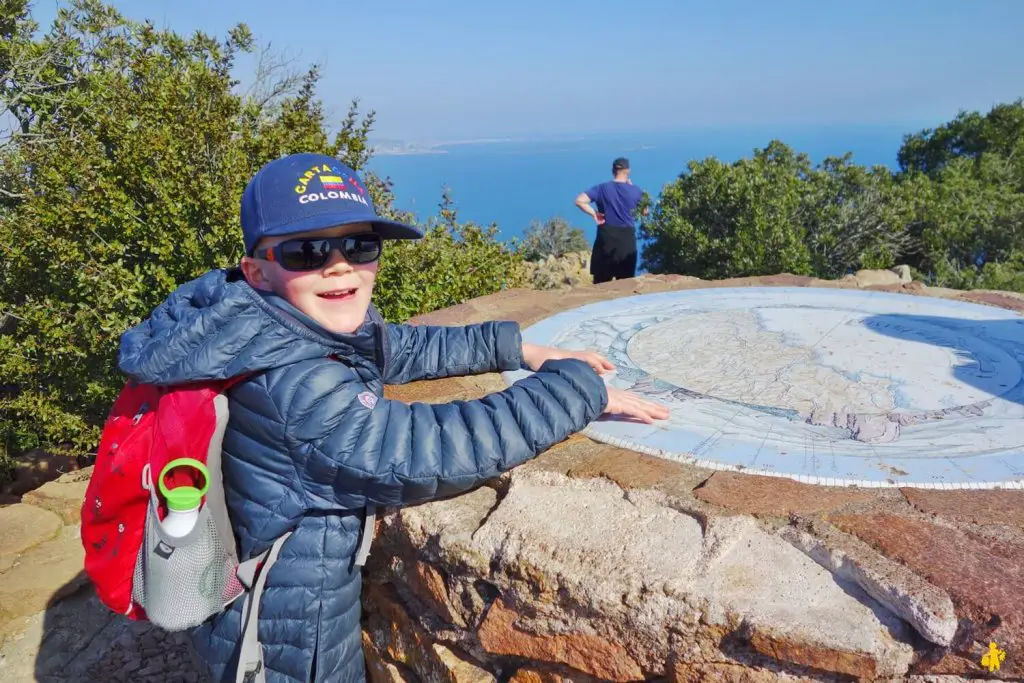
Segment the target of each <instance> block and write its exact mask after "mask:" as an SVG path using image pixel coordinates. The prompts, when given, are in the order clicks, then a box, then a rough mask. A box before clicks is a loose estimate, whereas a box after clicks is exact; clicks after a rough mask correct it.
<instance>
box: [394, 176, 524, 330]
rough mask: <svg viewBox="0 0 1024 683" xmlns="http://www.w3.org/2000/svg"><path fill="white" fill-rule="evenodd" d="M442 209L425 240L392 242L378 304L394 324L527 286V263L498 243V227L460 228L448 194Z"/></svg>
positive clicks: (508, 248)
mask: <svg viewBox="0 0 1024 683" xmlns="http://www.w3.org/2000/svg"><path fill="white" fill-rule="evenodd" d="M439 209H440V211H439V216H438V217H436V218H434V219H431V220H430V221H428V223H427V225H426V226H424V227H425V235H424V238H423V239H422V240H417V241H416V242H408V241H398V242H389V243H388V244H387V246H386V248H385V250H384V256H383V257H382V259H381V268H380V270H379V271H378V273H377V285H376V289H375V294H374V302H375V304H376V305H377V307H378V308H379V309H380V312H381V315H383V316H384V317H385V318H386V319H388V320H391V321H399V320H406V319H408V318H410V317H412V316H414V315H418V314H420V313H426V312H428V311H434V310H437V309H439V308H446V307H448V306H452V305H454V304H457V303H461V302H463V301H466V300H468V299H472V298H475V297H478V296H483V295H485V294H490V293H492V292H495V291H497V290H499V289H504V288H506V287H520V286H523V285H525V284H526V276H525V273H524V270H523V260H522V257H521V256H520V255H519V254H518V253H516V252H515V251H514V250H513V249H512V248H510V247H508V246H506V245H505V244H503V243H501V242H499V241H498V239H497V234H498V227H497V226H496V225H491V226H487V227H483V226H479V225H476V224H473V223H459V221H458V214H457V211H456V209H455V207H454V204H453V202H452V200H451V197H450V195H449V194H448V192H447V191H445V192H444V194H443V196H442V198H441V203H440V205H439ZM403 219H404V220H408V219H409V218H408V217H407V216H406V217H403Z"/></svg>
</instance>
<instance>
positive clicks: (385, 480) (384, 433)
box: [279, 359, 608, 509]
mask: <svg viewBox="0 0 1024 683" xmlns="http://www.w3.org/2000/svg"><path fill="white" fill-rule="evenodd" d="M289 374H293V376H292V377H290V378H287V380H286V381H284V382H282V384H281V386H282V387H291V394H292V396H291V398H290V400H288V401H287V403H286V404H281V403H279V405H282V407H283V408H284V411H283V414H284V415H286V416H287V418H286V426H285V430H286V438H287V440H288V442H289V443H288V445H289V448H290V450H291V451H292V455H293V459H294V461H295V466H296V472H297V474H298V475H299V476H300V477H301V484H302V485H301V488H302V490H303V491H302V492H303V495H305V496H306V498H307V503H306V504H307V505H308V506H309V508H311V509H338V508H339V507H340V508H344V509H357V508H361V507H363V506H365V505H367V504H372V505H380V506H399V505H406V504H411V503H419V502H424V501H428V500H432V499H435V498H440V497H445V496H450V495H453V494H457V493H461V492H463V491H467V490H469V489H471V488H473V487H475V486H477V485H479V484H481V483H483V482H484V481H486V480H487V479H490V478H492V477H494V476H496V475H497V474H499V473H501V472H504V471H505V470H508V469H510V468H512V467H515V466H516V465H519V464H521V463H523V462H526V461H527V460H530V459H531V458H533V457H535V456H536V455H538V454H539V453H541V452H543V451H544V450H546V449H548V448H549V447H551V446H552V445H554V444H555V443H558V442H559V441H562V440H563V439H565V438H566V437H568V436H569V435H571V434H572V433H574V432H576V431H579V430H580V429H582V428H583V427H585V426H586V425H587V424H588V423H589V422H591V421H592V420H594V419H595V418H596V417H597V416H598V415H600V414H601V412H602V411H603V410H604V407H605V405H606V404H607V401H608V393H607V390H606V388H605V385H604V381H603V380H602V379H601V378H600V377H599V376H598V375H597V374H596V373H595V372H594V371H593V370H592V369H591V368H590V367H588V366H587V365H586V364H585V363H582V362H581V361H578V360H575V359H565V360H553V361H548V362H547V363H545V364H544V366H542V367H541V369H540V371H538V372H536V373H534V374H533V375H530V376H529V377H526V378H524V379H522V380H520V381H519V382H517V383H515V384H514V385H512V386H511V387H509V388H507V389H505V390H504V391H500V392H496V393H493V394H490V395H489V396H485V397H483V398H481V399H478V400H475V401H454V402H451V403H444V404H426V403H412V404H406V403H402V402H400V401H390V400H386V399H380V400H379V401H377V403H376V404H375V405H374V404H373V402H372V401H370V400H365V403H364V402H363V401H360V391H361V390H363V389H364V386H363V385H362V384H361V383H360V382H358V381H353V377H352V371H351V370H350V369H349V368H347V367H346V366H345V365H343V364H341V363H322V362H320V363H315V362H311V363H299V364H296V365H294V366H292V369H291V370H289ZM297 387H301V389H296V388H297ZM368 396H369V395H368V394H364V395H363V398H364V399H367V397H368ZM368 405H370V406H373V407H372V408H371V407H367V406H368Z"/></svg>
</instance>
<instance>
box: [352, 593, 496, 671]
mask: <svg viewBox="0 0 1024 683" xmlns="http://www.w3.org/2000/svg"><path fill="white" fill-rule="evenodd" d="M364 606H365V609H366V611H367V613H368V614H369V619H368V621H367V626H366V632H365V635H364V638H369V639H370V641H371V645H372V647H373V648H374V649H375V650H376V651H377V653H378V656H379V657H380V658H382V659H386V660H389V661H391V662H392V663H396V664H400V665H402V666H404V667H406V668H408V669H409V670H411V671H412V672H413V673H415V675H416V676H417V677H418V678H421V679H424V680H429V681H440V682H441V683H493V682H494V681H495V679H494V677H493V676H492V675H491V674H489V673H488V672H486V671H484V670H483V669H481V668H480V667H479V666H477V665H476V664H473V663H472V662H470V661H469V660H467V659H465V658H463V657H462V656H460V655H458V654H456V653H455V652H454V651H452V650H451V649H450V648H448V647H446V646H445V645H442V644H441V643H437V642H434V640H433V638H432V637H431V636H430V634H429V633H427V632H426V631H425V630H424V629H423V628H422V627H421V626H420V625H419V624H418V623H416V621H414V620H413V618H412V617H410V615H409V614H408V613H407V612H406V610H405V608H404V607H403V606H402V604H401V603H400V601H399V599H398V595H397V594H396V593H395V592H394V590H392V589H391V588H389V587H386V586H380V585H377V584H371V585H370V586H368V587H367V589H366V592H365V595H364Z"/></svg>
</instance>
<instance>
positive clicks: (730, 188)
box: [641, 141, 906, 278]
mask: <svg viewBox="0 0 1024 683" xmlns="http://www.w3.org/2000/svg"><path fill="white" fill-rule="evenodd" d="M893 192H894V183H893V182H892V180H891V178H889V177H888V174H887V172H885V171H884V169H871V170H868V169H863V168H861V167H858V166H854V165H852V164H850V162H849V157H843V158H832V159H828V160H826V161H825V163H824V164H823V165H822V166H821V167H819V168H812V166H811V163H810V160H809V159H808V158H807V156H806V155H804V154H796V153H794V152H793V150H792V149H790V148H789V147H788V146H786V145H785V144H783V143H781V142H779V141H773V142H772V143H771V144H769V145H768V146H767V147H765V148H764V149H761V150H757V151H756V152H755V153H754V156H753V158H750V159H741V160H739V161H737V162H735V163H732V164H725V163H723V162H721V161H719V160H717V159H715V158H709V159H705V160H704V161H692V162H690V164H689V167H688V172H687V173H684V174H683V175H681V176H680V177H679V178H678V179H677V180H676V181H675V182H674V183H672V184H670V185H667V186H665V188H664V189H663V190H662V193H661V198H660V200H659V201H658V203H657V205H656V206H655V208H654V211H652V212H651V215H650V216H649V217H648V218H647V219H645V220H644V221H643V222H642V223H641V230H642V236H643V237H644V238H645V239H646V240H648V242H647V244H645V246H644V249H643V259H644V265H645V266H646V268H647V269H648V270H650V271H651V272H655V273H663V272H674V273H683V274H686V275H695V276H697V277H702V278H727V277H736V276H746V275H766V274H773V273H779V272H789V273H795V274H799V275H819V276H821V277H835V276H838V275H842V274H843V273H845V272H847V271H849V270H851V269H856V268H860V267H864V266H868V265H870V266H874V265H877V264H884V263H886V262H889V261H892V260H894V259H895V258H896V256H898V255H899V254H900V252H901V251H902V250H903V248H904V247H905V243H906V239H905V228H904V225H903V223H902V221H901V219H900V216H899V215H898V214H899V212H898V210H897V209H896V208H894V206H893V205H892V204H891V203H890V202H891V196H892V194H893Z"/></svg>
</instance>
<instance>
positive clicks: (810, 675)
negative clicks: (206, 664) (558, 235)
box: [0, 272, 1024, 683]
mask: <svg viewBox="0 0 1024 683" xmlns="http://www.w3.org/2000/svg"><path fill="white" fill-rule="evenodd" d="M893 275H895V274H893V273H888V272H883V273H881V274H880V273H877V272H868V273H859V274H857V276H854V277H853V278H851V279H849V280H846V281H842V282H819V281H812V280H811V279H809V278H798V277H793V276H775V277H770V278H746V279H743V280H733V281H724V282H713V283H711V282H703V281H699V280H696V279H694V278H681V277H663V276H658V277H653V276H648V277H644V278H638V279H636V280H627V281H622V282H615V283H608V284H605V285H600V286H593V285H590V286H582V287H578V288H575V289H573V290H571V291H564V290H563V291H550V292H543V291H518V290H517V291H507V292H503V293H500V294H497V295H494V296H490V297H484V298H482V299H478V300H475V301H472V302H468V303H466V304H463V305H460V306H457V307H454V308H452V309H447V310H445V311H440V312H438V313H436V314H432V315H430V316H426V317H424V318H423V319H421V320H420V321H419V322H430V323H438V324H456V323H461V322H472V321H476V320H483V319H488V318H504V319H515V320H518V321H519V322H520V323H522V324H524V325H528V324H531V323H533V322H536V321H537V320H540V319H542V318H544V317H547V316H550V315H552V314H553V313H556V312H558V311H560V310H564V309H567V308H572V307H576V306H579V305H583V304H585V303H590V302H593V301H597V300H601V299H607V298H611V297H616V296H625V295H630V294H633V293H646V292H654V291H664V290H667V289H680V288H692V287H720V286H740V285H759V286H771V285H788V286H829V287H836V286H842V287H864V288H872V289H882V290H887V291H900V292H904V293H907V294H912V295H920V296H947V297H954V298H960V299H963V300H969V301H975V302H978V303H986V304H990V305H997V306H1003V307H1006V308H1011V309H1015V310H1021V311H1024V297H1020V296H1017V295H1012V294H1006V293H997V292H970V293H964V292H954V291H951V290H936V289H930V288H925V287H923V286H921V285H920V284H919V283H907V282H900V280H899V277H898V276H896V277H895V279H894V278H893V277H892V276H893ZM502 386H503V384H502V381H501V379H500V378H499V377H497V376H481V377H471V378H458V379H450V380H440V381H436V382H423V383H418V384H413V385H408V386H404V387H396V388H394V389H389V392H390V394H391V396H392V397H394V398H398V399H401V400H408V401H414V400H415V401H431V402H437V401H447V400H452V399H457V398H472V397H475V396H479V395H482V394H485V393H487V392H489V391H493V390H496V389H500V388H502ZM87 476H88V470H83V471H80V472H70V473H68V474H65V475H64V476H62V477H60V478H59V479H57V480H55V481H52V482H50V483H47V484H45V485H44V486H42V487H41V488H38V489H35V490H33V491H30V492H27V493H24V495H23V496H22V497H21V498H20V502H14V501H15V500H16V497H9V498H7V499H5V502H7V503H9V504H8V505H6V506H5V507H0V529H3V534H2V535H0V658H2V659H0V681H31V680H39V681H107V680H110V681H147V682H148V681H154V682H155V681H200V680H203V676H202V673H201V667H200V666H197V664H196V663H195V662H194V660H193V658H192V654H191V652H190V651H189V648H188V646H187V644H186V642H185V641H184V639H183V638H181V637H180V636H178V635H174V634H167V633H163V632H159V631H157V630H155V629H152V628H149V627H147V626H146V625H145V624H134V623H129V622H127V621H126V620H124V619H122V618H120V617H118V616H115V615H113V614H111V613H110V612H109V611H107V610H106V609H105V608H104V607H103V606H102V605H100V604H99V603H98V601H97V600H96V598H95V596H94V595H93V594H92V592H91V590H90V589H89V587H88V585H87V582H86V581H85V580H84V577H83V575H82V574H81V572H80V568H81V561H82V550H81V542H80V540H79V538H78V534H77V523H78V518H77V514H78V505H79V504H80V501H81V498H82V495H83V493H84V488H85V477H87ZM1022 558H1024V491H1010V490H991V491H969V490H961V491H934V490H915V489H903V490H900V489H867V490H858V489H837V488H828V487H822V486H809V485H804V484H800V483H797V482H794V481H790V480H786V479H777V478H764V477H757V476H750V475H743V474H737V473H731V472H711V471H709V470H703V469H700V468H697V467H693V466H690V465H685V464H681V463H675V462H669V461H666V460H661V459H657V458H652V457H648V456H644V455H640V454H637V453H634V452H631V451H625V450H622V449H618V448H614V447H611V446H607V445H603V444H599V443H596V442H593V441H591V440H589V439H587V438H585V437H581V436H577V437H573V438H571V439H569V440H568V441H566V442H564V443H562V444H559V445H558V446H556V447H555V448H553V449H551V450H550V451H548V452H547V453H546V454H544V455H543V456H541V457H540V458H538V459H537V460H535V461H533V462H532V463H530V464H528V465H525V466H523V467H520V468H518V469H516V470H514V471H512V472H510V473H508V474H506V475H505V476H503V477H501V478H500V479H498V480H495V481H493V482H491V483H490V484H489V485H488V486H486V487H484V488H481V489H478V490H476V491H475V492H473V493H470V494H468V495H465V496H461V497H458V498H454V499H450V500H446V501H439V502H435V503H431V504H427V505H421V506H417V507H414V508H407V509H404V510H401V511H391V512H389V513H388V514H386V515H384V516H383V518H382V519H381V520H380V522H379V526H378V538H377V540H376V542H375V545H374V548H373V552H372V554H371V562H370V565H369V566H368V568H367V578H366V591H365V600H364V606H365V630H364V644H365V648H366V652H367V659H368V664H369V671H370V674H371V677H372V679H373V680H374V681H377V682H379V681H448V682H458V683H467V682H474V683H475V682H478V681H479V682H483V681H514V682H515V683H559V682H561V683H567V682H575V683H584V682H587V683H593V682H595V681H676V682H684V681H685V682H690V681H723V682H732V683H741V682H742V683H762V682H768V681H852V680H865V681H867V680H879V681H889V680H911V681H914V682H915V683H940V682H942V683H953V682H954V681H965V680H989V679H1003V680H1020V679H1021V678H1024V607H1022V603H1021V599H1022V597H1024V562H1022V561H1021V560H1022ZM992 640H994V641H995V642H997V643H998V644H999V645H1000V647H1002V649H1004V650H1005V651H1006V660H1005V661H1004V662H1003V665H1002V668H1001V669H1000V670H999V671H997V672H994V673H992V674H990V673H989V672H988V671H986V670H984V669H983V668H982V667H981V666H980V660H981V657H982V654H983V652H984V650H985V648H986V647H987V646H988V643H989V641H992Z"/></svg>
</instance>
